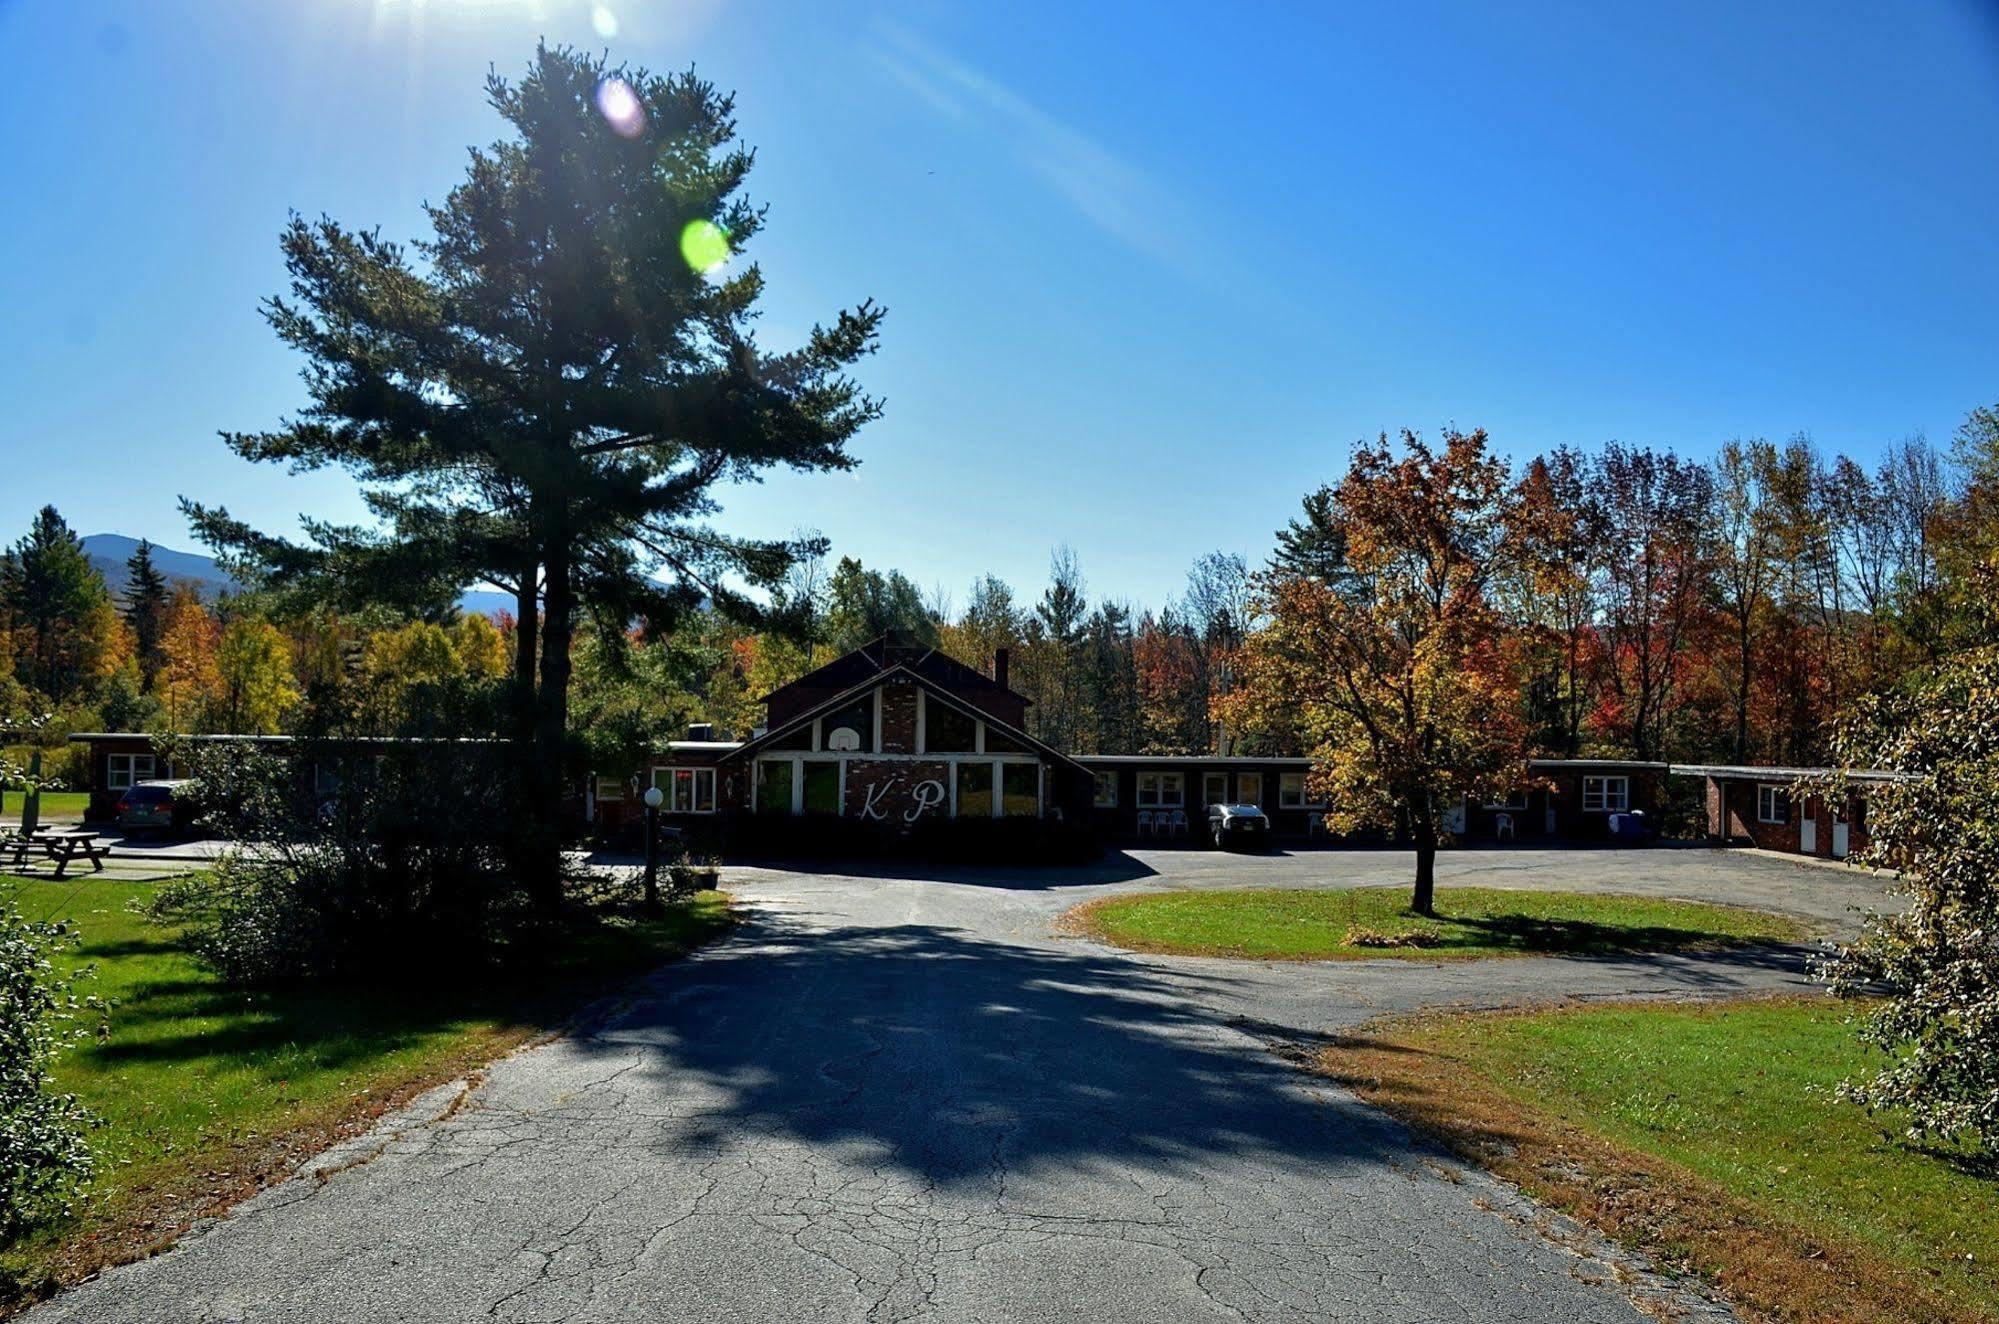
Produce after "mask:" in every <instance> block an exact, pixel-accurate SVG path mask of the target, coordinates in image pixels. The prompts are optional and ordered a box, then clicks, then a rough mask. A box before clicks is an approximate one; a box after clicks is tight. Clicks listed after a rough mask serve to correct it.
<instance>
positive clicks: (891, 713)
mask: <svg viewBox="0 0 1999 1324" xmlns="http://www.w3.org/2000/svg"><path fill="white" fill-rule="evenodd" d="M876 693H877V694H879V695H880V696H881V713H882V719H881V721H882V747H881V752H882V753H884V754H914V753H916V752H917V751H916V687H915V686H914V685H908V684H903V685H884V686H882V688H881V689H879V690H877V691H876Z"/></svg>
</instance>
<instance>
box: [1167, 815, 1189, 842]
mask: <svg viewBox="0 0 1999 1324" xmlns="http://www.w3.org/2000/svg"><path fill="white" fill-rule="evenodd" d="M1167 827H1168V828H1169V829H1170V830H1171V831H1172V833H1173V835H1174V836H1176V837H1184V836H1186V835H1187V811H1186V810H1184V809H1175V810H1174V811H1173V814H1172V816H1171V817H1170V818H1168V819H1167Z"/></svg>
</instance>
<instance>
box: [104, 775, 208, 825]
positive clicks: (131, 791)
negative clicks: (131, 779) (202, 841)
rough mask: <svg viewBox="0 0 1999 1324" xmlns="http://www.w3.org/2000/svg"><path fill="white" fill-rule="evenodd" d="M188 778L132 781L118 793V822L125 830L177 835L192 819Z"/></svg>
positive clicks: (192, 810) (191, 785)
mask: <svg viewBox="0 0 1999 1324" xmlns="http://www.w3.org/2000/svg"><path fill="white" fill-rule="evenodd" d="M193 786H194V783H193V782H192V781H189V780H186V779H184V778H183V779H177V780H174V781H157V782H136V783H134V784H133V785H132V786H131V787H130V788H128V789H127V790H126V791H125V793H124V794H123V795H121V796H119V797H118V817H117V823H118V826H119V827H121V828H123V829H124V830H125V831H127V832H159V833H162V834H168V833H170V834H173V835H179V834H181V833H183V832H186V831H187V830H188V828H189V827H190V826H191V825H192V823H193V821H194V806H193V805H192V804H191V803H190V802H189V799H188V794H189V791H190V790H191V788H192V787H193Z"/></svg>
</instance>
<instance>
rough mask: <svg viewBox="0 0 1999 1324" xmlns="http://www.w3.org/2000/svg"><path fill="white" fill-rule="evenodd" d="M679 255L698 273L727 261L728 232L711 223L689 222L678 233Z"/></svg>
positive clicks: (711, 269)
mask: <svg viewBox="0 0 1999 1324" xmlns="http://www.w3.org/2000/svg"><path fill="white" fill-rule="evenodd" d="M680 255H681V256H682V257H684V258H686V259H687V265H688V266H690V267H693V268H694V269H695V270H696V271H699V272H704V273H705V272H710V271H713V270H714V269H715V268H717V267H719V266H721V265H722V264H723V263H724V262H727V261H728V260H729V232H728V231H727V230H724V229H723V228H722V227H721V226H719V225H717V224H715V222H713V221H689V222H688V223H687V224H686V226H685V227H684V228H682V230H681V231H680Z"/></svg>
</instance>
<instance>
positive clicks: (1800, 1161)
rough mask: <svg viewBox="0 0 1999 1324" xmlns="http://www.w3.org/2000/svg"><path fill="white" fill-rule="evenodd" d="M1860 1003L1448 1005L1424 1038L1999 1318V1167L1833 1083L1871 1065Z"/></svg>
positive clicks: (1414, 1039) (1573, 1117)
mask: <svg viewBox="0 0 1999 1324" xmlns="http://www.w3.org/2000/svg"><path fill="white" fill-rule="evenodd" d="M1852 1011H1853V1009H1852V1008H1850V1007H1847V1006H1843V1005H1841V1004H1838V1003H1833V1002H1830V1001H1827V1000H1821V999H1812V1000H1809V1001H1778V1002H1749V1003H1736V1004H1730V1005H1725V1006H1723V1007H1720V1008H1702V1007H1694V1006H1621V1007H1608V1008H1592V1009H1588V1010H1579V1011H1550V1012H1545V1013H1536V1014H1531V1015H1512V1016H1497V1017H1477V1016H1475V1017H1465V1018H1444V1019H1440V1020H1437V1021H1434V1022H1429V1023H1426V1024H1424V1025H1422V1026H1421V1027H1419V1028H1418V1029H1417V1031H1416V1033H1415V1034H1414V1035H1413V1036H1411V1037H1410V1039H1409V1041H1408V1042H1410V1043H1413V1045H1414V1046H1416V1047H1418V1048H1419V1049H1421V1050H1422V1051H1424V1052H1428V1053H1441V1054H1442V1055H1444V1056H1445V1057H1447V1058H1449V1059H1451V1060H1452V1061H1453V1062H1454V1063H1455V1064H1460V1065H1462V1066H1463V1067H1466V1068H1469V1069H1470V1070H1472V1071H1475V1072H1477V1073H1478V1074H1480V1075H1482V1076H1484V1077H1486V1078H1488V1079H1490V1080H1491V1081H1493V1082H1494V1083H1496V1084H1497V1085H1498V1086H1499V1087H1500V1088H1501V1089H1502V1090H1504V1091H1505V1092H1507V1093H1508V1094H1510V1095H1512V1096H1513V1097H1514V1098H1516V1099H1518V1100H1520V1101H1522V1102H1523V1103H1526V1104H1529V1105H1531V1106H1533V1107H1534V1108H1536V1109H1539V1110H1541V1111H1543V1112H1546V1113H1552V1114H1553V1115H1554V1116H1556V1117H1558V1118H1560V1119H1561V1120H1563V1121H1565V1122H1569V1123H1572V1124H1575V1125H1578V1126H1580V1127H1582V1128H1584V1129H1586V1130H1589V1131H1592V1132H1595V1133H1597V1134H1599V1135H1602V1136H1605V1137H1607V1138H1609V1139H1610V1140H1612V1141H1614V1142H1616V1143H1618V1144H1621V1145H1625V1146H1629V1147H1631V1148H1634V1149H1637V1150H1639V1151H1642V1152H1643V1153H1646V1154H1651V1155H1656V1156H1657V1157H1659V1158H1663V1159H1666V1160H1669V1161H1670V1162H1672V1163H1675V1164H1679V1165H1681V1166H1683V1167H1684V1168H1686V1169H1687V1170H1689V1171H1691V1172H1692V1173H1694V1174H1695V1175H1696V1176H1698V1177H1700V1178H1703V1179H1705V1180H1707V1181H1710V1182H1713V1183H1714V1184H1716V1185H1717V1186H1720V1187H1721V1188H1723V1189H1724V1190H1726V1191H1728V1192H1730V1193H1731V1194H1733V1195H1736V1196H1739V1197H1741V1198H1742V1199H1744V1200H1746V1201H1748V1202H1749V1203H1750V1204H1751V1205H1752V1206H1754V1207H1755V1208H1757V1209H1759V1210H1762V1211H1766V1212H1768V1213H1770V1214H1771V1215H1774V1216H1775V1217H1776V1218H1778V1219H1781V1220H1783V1221H1785V1222H1788V1223H1791V1224H1794V1225H1796V1226H1798V1227H1801V1228H1803V1229H1805V1230H1806V1231H1807V1232H1809V1233H1811V1234H1813V1235H1815V1236H1818V1237H1829V1238H1851V1239H1853V1240H1855V1241H1858V1242H1860V1243H1862V1244H1863V1245H1865V1246H1866V1247H1868V1248H1869V1249H1871V1250H1872V1251H1873V1252H1874V1253H1876V1254H1878V1255H1879V1256H1881V1257H1882V1258H1883V1259H1885V1260H1887V1261H1889V1262H1890V1263H1892V1264H1894V1265H1896V1266H1898V1267H1899V1268H1900V1269H1902V1270H1904V1271H1906V1272H1907V1273H1908V1274H1909V1275H1911V1276H1912V1277H1913V1278H1914V1279H1915V1280H1917V1281H1918V1282H1919V1283H1922V1284H1925V1285H1927V1286H1929V1287H1931V1288H1933V1289H1934V1290H1937V1291H1939V1292H1941V1293H1942V1294H1944V1295H1945V1296H1946V1297H1948V1298H1951V1299H1952V1300H1953V1301H1955V1302H1958V1303H1970V1304H1973V1305H1974V1307H1975V1308H1976V1309H1977V1310H1979V1311H1980V1312H1981V1313H1982V1312H1988V1311H1989V1312H1992V1313H1993V1314H1994V1315H1999V1180H1995V1178H1996V1177H1999V1173H1995V1171H1994V1170H1993V1168H1992V1167H1991V1166H1990V1165H1989V1164H1988V1165H1985V1166H1983V1167H1982V1168H1981V1167H1980V1166H1979V1165H1977V1164H1973V1163H1968V1162H1966V1161H1965V1160H1963V1159H1962V1158H1961V1157H1959V1156H1956V1155H1951V1154H1939V1153H1936V1152H1931V1151H1927V1150H1923V1149H1918V1148H1916V1147H1913V1146H1911V1145H1909V1144H1907V1143H1906V1142H1904V1141H1902V1140H1901V1139H1900V1138H1899V1134H1898V1123H1897V1122H1896V1121H1895V1119H1893V1118H1887V1117H1869V1116H1868V1115H1867V1113H1865V1112H1864V1111H1862V1110H1861V1109H1859V1108H1857V1107H1854V1106H1852V1105H1849V1104H1843V1103H1839V1102H1838V1101H1836V1100H1835V1099H1834V1098H1833V1097H1832V1095H1831V1090H1832V1088H1833V1086H1834V1085H1835V1084H1837V1082H1838V1081H1839V1080H1841V1079H1842V1078H1843V1077H1846V1076H1848V1075H1852V1074H1855V1073H1858V1072H1860V1071H1862V1070H1864V1069H1865V1068H1866V1067H1867V1066H1868V1065H1869V1062H1868V1055H1867V1054H1866V1052H1865V1051H1864V1050H1863V1048H1862V1046H1861V1044H1860V1043H1859V1041H1858V1038H1857V1036H1856V1035H1855V1032H1854V1027H1853V1026H1851V1025H1849V1024H1847V1023H1846V1020H1847V1017H1848V1016H1849V1015H1850V1014H1852ZM1878 1060H1879V1059H1878V1058H1876V1059H1875V1062H1876V1063H1877V1064H1878ZM1911 1309H1914V1308H1911Z"/></svg>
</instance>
